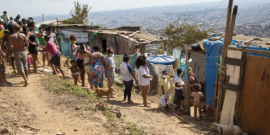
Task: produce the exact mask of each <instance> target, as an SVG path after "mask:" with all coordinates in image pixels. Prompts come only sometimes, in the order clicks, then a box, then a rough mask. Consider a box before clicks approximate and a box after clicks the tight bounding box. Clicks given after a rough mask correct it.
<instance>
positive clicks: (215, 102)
mask: <svg viewBox="0 0 270 135" xmlns="http://www.w3.org/2000/svg"><path fill="white" fill-rule="evenodd" d="M220 50H221V46H218V55H217V64H219V62H220V61H219V56H220ZM218 71H219V66H218V65H217V72H216V73H217V74H216V83H215V96H214V109H216V108H217V94H218V92H217V91H218ZM215 114H216V112H215V111H214V115H215Z"/></svg>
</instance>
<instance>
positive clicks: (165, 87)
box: [160, 76, 171, 93]
mask: <svg viewBox="0 0 270 135" xmlns="http://www.w3.org/2000/svg"><path fill="white" fill-rule="evenodd" d="M170 79H171V77H170V76H167V78H165V79H164V78H163V77H162V78H161V81H160V86H163V90H164V92H165V93H166V92H168V91H169V90H170V89H171V84H170V82H169V80H170Z"/></svg>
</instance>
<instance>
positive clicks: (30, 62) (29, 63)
mask: <svg viewBox="0 0 270 135" xmlns="http://www.w3.org/2000/svg"><path fill="white" fill-rule="evenodd" d="M31 64H32V58H31V57H30V54H29V53H28V54H27V65H28V72H29V73H30V65H31Z"/></svg>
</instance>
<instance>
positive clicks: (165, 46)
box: [163, 41, 167, 52]
mask: <svg viewBox="0 0 270 135" xmlns="http://www.w3.org/2000/svg"><path fill="white" fill-rule="evenodd" d="M163 43H164V52H165V51H167V41H164V42H163Z"/></svg>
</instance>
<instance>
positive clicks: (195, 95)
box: [191, 84, 203, 120]
mask: <svg viewBox="0 0 270 135" xmlns="http://www.w3.org/2000/svg"><path fill="white" fill-rule="evenodd" d="M194 91H195V92H192V95H191V96H192V97H193V98H194V103H193V106H194V115H195V120H197V109H198V110H199V115H200V120H202V115H201V101H202V100H201V98H202V97H203V94H202V93H201V92H199V86H198V85H197V84H195V85H194Z"/></svg>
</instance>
